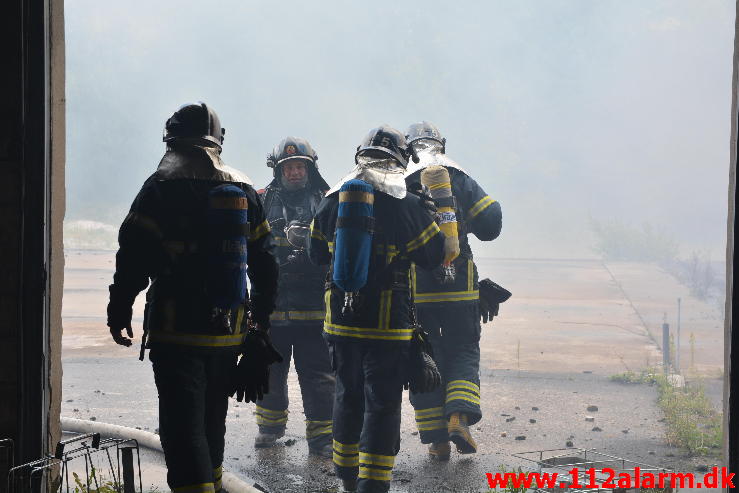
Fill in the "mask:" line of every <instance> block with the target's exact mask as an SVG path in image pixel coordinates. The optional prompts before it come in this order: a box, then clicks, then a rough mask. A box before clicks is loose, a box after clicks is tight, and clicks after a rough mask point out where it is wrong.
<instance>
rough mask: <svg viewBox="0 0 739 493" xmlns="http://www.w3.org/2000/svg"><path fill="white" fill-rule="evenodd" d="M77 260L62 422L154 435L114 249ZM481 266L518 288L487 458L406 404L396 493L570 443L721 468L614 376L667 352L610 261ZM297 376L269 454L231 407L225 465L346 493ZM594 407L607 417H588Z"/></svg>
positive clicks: (670, 463) (499, 331)
mask: <svg viewBox="0 0 739 493" xmlns="http://www.w3.org/2000/svg"><path fill="white" fill-rule="evenodd" d="M67 262H68V265H67V267H68V268H67V273H66V275H67V284H66V286H65V287H69V288H70V290H69V291H65V299H64V303H65V305H64V313H65V318H64V324H65V336H64V341H63V345H64V352H63V366H64V395H63V402H62V414H63V415H64V416H70V417H76V418H81V419H92V418H93V417H94V418H95V419H96V420H97V421H102V422H110V423H114V424H119V425H125V426H131V427H140V428H142V429H144V430H149V431H155V430H156V428H157V421H158V420H157V401H156V389H155V387H154V382H153V376H152V372H151V364H150V363H149V362H148V361H145V362H139V361H138V360H137V356H138V348H135V347H134V348H121V347H116V346H115V345H113V343H112V342H109V335H108V334H107V330H106V328H105V324H104V312H105V304H106V302H107V300H106V297H107V284H108V283H109V282H110V278H111V275H112V254H111V253H98V254H80V255H76V256H75V255H69V256H68V257H67ZM479 264H480V270H481V272H482V276H481V277H485V276H486V275H488V274H489V273H493V272H494V273H495V275H494V276H493V275H491V276H490V277H492V278H493V279H494V280H496V281H497V282H499V283H500V284H501V285H503V286H505V287H507V288H508V289H510V290H511V291H512V292H513V293H514V296H513V298H511V300H510V301H509V302H507V303H506V304H505V305H503V306H502V307H501V316H500V317H499V318H496V320H495V321H494V323H493V324H488V325H486V326H485V327H484V329H483V333H482V340H481V347H482V364H481V389H482V403H483V404H482V408H483V414H484V417H483V420H482V421H481V422H480V423H479V424H477V425H475V426H474V427H473V431H474V434H475V437H476V439H477V440H478V443H479V445H480V447H479V451H478V453H477V454H475V455H471V456H461V455H458V454H456V453H453V454H452V458H451V460H450V461H449V462H448V463H439V462H435V461H432V460H431V459H430V458H429V457H428V456H427V452H426V447H425V446H423V445H421V444H420V443H419V440H418V436H417V434H416V430H415V424H414V420H413V410H412V408H411V406H410V405H409V404H408V400H407V396H406V398H405V399H404V404H403V423H402V432H401V440H402V443H401V450H400V453H399V454H398V459H397V462H396V467H395V471H394V480H393V483H392V485H393V489H392V490H391V491H395V492H446V491H449V492H478V491H488V488H487V483H486V479H485V473H486V472H497V471H498V470H500V468H501V467H506V468H508V469H511V468H512V467H515V466H519V465H520V466H524V467H526V466H532V465H533V464H531V463H528V462H527V461H524V460H522V459H519V458H517V457H515V456H514V454H516V453H520V452H526V451H531V450H542V449H555V448H563V447H565V446H566V444H567V442H568V441H569V442H572V445H573V446H574V447H580V448H588V449H590V448H593V449H597V450H599V451H602V452H605V453H608V454H611V455H615V456H620V457H625V458H627V459H629V460H633V461H638V462H644V463H647V464H654V465H657V466H662V467H667V468H671V469H675V470H679V471H683V472H690V471H693V470H694V469H695V468H696V467H698V466H703V465H711V464H712V460H711V459H706V458H702V459H694V458H687V457H685V456H684V453H683V452H681V451H680V450H678V449H675V448H673V447H670V446H669V445H668V444H667V443H665V440H664V432H665V430H664V425H663V423H662V422H661V418H662V416H661V413H660V412H659V410H658V408H657V406H656V402H655V398H656V391H655V389H654V388H652V387H649V386H646V385H623V384H618V383H614V382H611V381H609V379H608V377H609V376H610V375H612V374H614V373H618V372H622V371H625V370H626V369H632V370H635V371H637V370H640V369H642V368H644V367H645V366H649V365H651V364H654V363H655V362H656V361H659V359H660V358H661V356H660V353H659V351H658V350H657V348H656V346H655V345H654V343H653V341H652V340H651V339H650V338H649V336H648V334H647V332H646V330H645V328H644V324H643V323H642V321H641V320H640V318H639V315H638V314H637V313H636V312H635V310H634V307H633V305H632V302H634V300H633V299H632V300H631V301H629V300H627V299H625V297H624V295H623V291H622V287H621V286H619V285H618V284H617V283H616V282H615V281H614V279H613V277H612V275H611V273H610V272H609V271H608V269H605V268H604V266H603V264H601V263H600V262H597V261H590V260H584V261H536V260H532V261H525V260H494V261H493V260H486V259H482V260H481V261H480V262H479ZM630 275H632V276H633V271H631V274H630ZM630 282H633V277H632V281H630ZM665 282H667V281H665V280H664V279H662V278H660V283H665ZM670 289H677V288H675V287H674V286H671V287H670ZM666 296H671V295H670V292H668V293H667V295H666ZM636 301H637V302H638V301H639V300H636ZM642 306H646V305H645V304H643V305H642ZM140 308H141V307H140V305H139V306H137V311H136V312H135V313H136V314H137V315H138V316H140ZM645 310H646V308H645ZM642 316H644V315H642ZM139 323H140V322H139ZM709 326H710V323H709V322H706V323H705V324H704V327H709ZM711 327H712V326H711ZM711 337H713V335H712V336H711ZM721 354H722V353H721V352H717V353H716V356H715V358H720V355H721ZM289 378H290V397H291V403H290V408H289V411H290V419H289V421H288V425H287V434H286V436H285V438H283V439H281V440H279V442H278V444H277V445H276V446H275V447H274V448H272V449H267V450H255V449H254V447H253V441H254V437H255V435H256V425H255V423H254V416H253V412H254V405H253V404H248V405H245V404H243V403H242V404H239V403H236V402H235V401H232V404H231V406H230V409H229V413H228V419H227V445H226V459H225V466H226V468H227V469H228V470H230V471H232V472H234V473H237V474H239V473H240V474H243V475H246V476H248V477H250V478H253V479H254V480H255V481H256V482H257V483H258V484H259V485H260V487H261V488H262V489H263V490H264V491H269V492H283V491H284V492H333V491H337V489H336V488H337V485H338V481H337V480H336V478H335V477H334V475H333V468H332V465H331V462H330V461H329V460H325V459H320V458H315V457H309V456H308V455H307V444H306V442H305V439H304V433H305V430H304V422H303V420H304V416H303V413H302V403H301V399H300V392H299V388H298V386H297V378H296V375H295V373H294V372H291V374H290V377H289ZM591 405H595V406H597V407H598V411H596V412H589V411H587V410H586V409H587V407H588V406H591ZM534 407H536V408H538V410H533V409H532V408H534ZM586 416H590V417H592V418H593V421H586ZM511 418H514V419H511ZM531 420H534V422H532V421H531ZM596 427H597V428H598V429H600V431H594V428H596ZM503 435H504V436H503ZM517 437H525V438H523V439H522V438H519V439H517ZM714 460H715V459H714Z"/></svg>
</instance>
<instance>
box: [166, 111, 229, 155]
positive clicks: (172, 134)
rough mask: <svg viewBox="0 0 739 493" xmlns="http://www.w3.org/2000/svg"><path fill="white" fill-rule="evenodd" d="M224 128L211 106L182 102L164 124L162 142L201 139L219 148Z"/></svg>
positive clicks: (203, 142)
mask: <svg viewBox="0 0 739 493" xmlns="http://www.w3.org/2000/svg"><path fill="white" fill-rule="evenodd" d="M225 133H226V129H225V128H223V127H221V120H220V119H219V118H218V115H216V112H215V111H213V109H212V108H211V107H209V106H208V105H206V104H205V103H197V104H192V103H191V104H183V105H182V106H180V108H179V109H178V110H177V111H175V112H174V114H173V115H172V116H171V117H169V119H168V120H167V123H165V124H164V137H163V138H162V140H163V141H164V142H171V141H175V140H177V139H191V140H194V141H201V143H202V144H205V145H209V146H213V145H215V146H216V147H218V148H220V147H221V144H223V136H224V134H225Z"/></svg>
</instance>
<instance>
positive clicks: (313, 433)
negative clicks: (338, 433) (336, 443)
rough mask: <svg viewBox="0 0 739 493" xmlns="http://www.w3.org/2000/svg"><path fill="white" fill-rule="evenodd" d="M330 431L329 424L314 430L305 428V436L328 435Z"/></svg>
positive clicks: (331, 430)
mask: <svg viewBox="0 0 739 493" xmlns="http://www.w3.org/2000/svg"><path fill="white" fill-rule="evenodd" d="M332 432H333V429H332V428H331V425H325V426H323V427H321V428H316V429H314V430H306V431H305V438H315V437H317V436H320V435H328V434H330V433H332Z"/></svg>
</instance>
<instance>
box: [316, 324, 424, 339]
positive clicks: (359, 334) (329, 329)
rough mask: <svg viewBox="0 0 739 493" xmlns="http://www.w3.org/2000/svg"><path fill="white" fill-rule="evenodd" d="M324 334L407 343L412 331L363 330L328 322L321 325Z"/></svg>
mask: <svg viewBox="0 0 739 493" xmlns="http://www.w3.org/2000/svg"><path fill="white" fill-rule="evenodd" d="M323 330H324V332H326V333H328V334H332V335H337V336H345V337H355V338H359V339H382V340H389V341H409V340H410V339H411V334H412V333H413V329H365V328H362V327H347V326H346V325H337V324H332V323H328V322H324V324H323Z"/></svg>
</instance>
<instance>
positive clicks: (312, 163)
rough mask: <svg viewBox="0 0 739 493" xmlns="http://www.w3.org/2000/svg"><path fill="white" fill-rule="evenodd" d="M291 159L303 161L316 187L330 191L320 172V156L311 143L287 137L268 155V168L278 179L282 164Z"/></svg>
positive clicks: (298, 138)
mask: <svg viewBox="0 0 739 493" xmlns="http://www.w3.org/2000/svg"><path fill="white" fill-rule="evenodd" d="M290 159H302V160H303V161H305V162H306V166H307V168H308V178H309V179H310V182H311V184H312V185H313V186H314V187H317V188H318V189H320V190H328V189H329V186H328V184H327V183H326V181H325V180H324V179H323V177H322V176H321V174H320V173H319V172H318V154H316V151H315V150H313V147H312V146H311V145H310V143H309V142H308V141H307V140H305V139H301V138H300V137H285V138H284V139H282V140H281V141H280V143H279V144H277V145H276V146H275V147H274V149H272V152H271V153H269V154H268V155H267V166H269V167H270V168H272V170H273V171H272V175H273V176H274V177H275V178H278V177H279V175H280V168H281V165H282V163H284V162H285V161H289V160H290Z"/></svg>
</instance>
